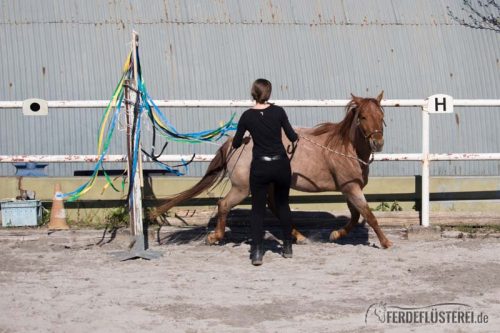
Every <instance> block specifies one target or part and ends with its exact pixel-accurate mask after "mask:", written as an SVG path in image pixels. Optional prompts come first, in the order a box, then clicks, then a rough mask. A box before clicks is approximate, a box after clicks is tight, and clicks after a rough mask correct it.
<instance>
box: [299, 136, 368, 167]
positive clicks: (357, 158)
mask: <svg viewBox="0 0 500 333" xmlns="http://www.w3.org/2000/svg"><path fill="white" fill-rule="evenodd" d="M299 137H301V138H302V139H304V140H306V141H309V142H310V143H312V144H314V145H316V146H318V147H320V148H323V149H325V150H327V151H329V152H330V153H334V154H337V155H340V156H343V157H346V158H350V159H353V160H356V161H358V162H359V163H361V164H363V165H364V166H369V165H370V163H371V162H373V154H372V158H371V159H370V161H369V162H365V161H363V160H362V159H360V158H359V157H357V156H352V155H349V154H344V153H341V152H339V151H336V150H333V149H331V148H330V147H327V146H324V145H322V144H320V143H317V142H315V141H313V140H311V139H309V138H308V137H305V136H303V135H299Z"/></svg>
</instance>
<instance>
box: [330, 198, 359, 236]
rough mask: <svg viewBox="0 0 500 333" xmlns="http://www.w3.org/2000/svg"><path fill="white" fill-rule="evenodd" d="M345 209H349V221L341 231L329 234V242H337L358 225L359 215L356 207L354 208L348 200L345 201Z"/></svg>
mask: <svg viewBox="0 0 500 333" xmlns="http://www.w3.org/2000/svg"><path fill="white" fill-rule="evenodd" d="M347 207H349V211H350V212H351V220H350V221H349V223H347V224H346V225H345V226H344V227H343V228H342V229H339V230H334V231H332V233H331V234H330V240H338V239H340V238H342V237H345V236H347V234H349V233H350V232H351V230H352V228H354V226H355V225H356V224H357V223H358V221H359V216H360V214H359V212H358V210H357V209H356V207H354V205H353V204H352V203H351V202H350V201H349V200H347Z"/></svg>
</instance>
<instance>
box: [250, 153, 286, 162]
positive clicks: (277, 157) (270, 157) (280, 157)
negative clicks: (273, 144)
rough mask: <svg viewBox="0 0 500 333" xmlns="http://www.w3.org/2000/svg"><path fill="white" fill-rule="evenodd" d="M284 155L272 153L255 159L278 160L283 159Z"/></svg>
mask: <svg viewBox="0 0 500 333" xmlns="http://www.w3.org/2000/svg"><path fill="white" fill-rule="evenodd" d="M285 158H286V155H274V156H259V157H257V159H258V160H259V161H265V162H271V161H279V160H284V159H285Z"/></svg>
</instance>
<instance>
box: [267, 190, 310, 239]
mask: <svg viewBox="0 0 500 333" xmlns="http://www.w3.org/2000/svg"><path fill="white" fill-rule="evenodd" d="M267 206H268V207H269V209H270V210H271V212H273V215H274V216H276V217H277V218H279V216H278V211H277V209H276V204H275V201H274V187H273V185H272V184H271V185H270V186H269V189H268V192H267ZM292 222H293V221H292ZM292 237H293V238H295V240H296V242H297V244H306V243H307V237H306V236H304V235H302V234H301V233H300V231H298V230H297V228H296V227H295V225H294V224H293V223H292Z"/></svg>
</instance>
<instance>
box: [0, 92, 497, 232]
mask: <svg viewBox="0 0 500 333" xmlns="http://www.w3.org/2000/svg"><path fill="white" fill-rule="evenodd" d="M440 96H441V95H440ZM431 97H433V96H431ZM450 100H451V103H452V105H451V108H453V107H464V106H469V107H481V106H482V107H495V106H496V107H499V106H500V99H455V100H453V99H452V98H451V97H450ZM271 102H273V103H276V104H278V105H280V106H283V107H344V106H346V105H347V103H349V100H274V101H271ZM428 102H429V100H428V99H392V100H383V101H382V106H386V107H420V108H421V109H422V153H408V154H376V155H375V161H421V162H422V208H421V224H422V225H423V226H429V224H430V223H429V222H430V221H429V178H430V177H429V162H431V161H466V160H500V153H485V154H481V153H449V154H432V153H430V152H429V113H431V112H429V110H428ZM155 103H156V105H158V106H159V107H250V106H253V102H252V101H250V100H155ZM108 104H109V101H104V100H98V101H48V102H47V105H48V107H49V108H52V109H58V108H63V109H66V108H104V107H106V106H107V105H108ZM436 104H439V103H438V101H437V100H436ZM440 105H442V103H441V104H440ZM22 107H23V101H0V109H13V108H14V109H16V108H22ZM433 113H436V112H433ZM213 157H214V155H196V156H195V158H194V160H193V162H208V161H211V160H212V158H213ZM191 158H192V155H163V156H161V157H160V158H159V159H158V160H160V161H162V162H180V161H185V160H190V159H191ZM97 160H98V156H97V155H0V163H13V162H50V163H63V162H64V163H68V162H96V161H97ZM143 160H144V161H145V162H147V161H149V159H148V158H147V157H143ZM104 161H106V162H126V161H127V157H126V155H108V156H106V158H105V159H104Z"/></svg>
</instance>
